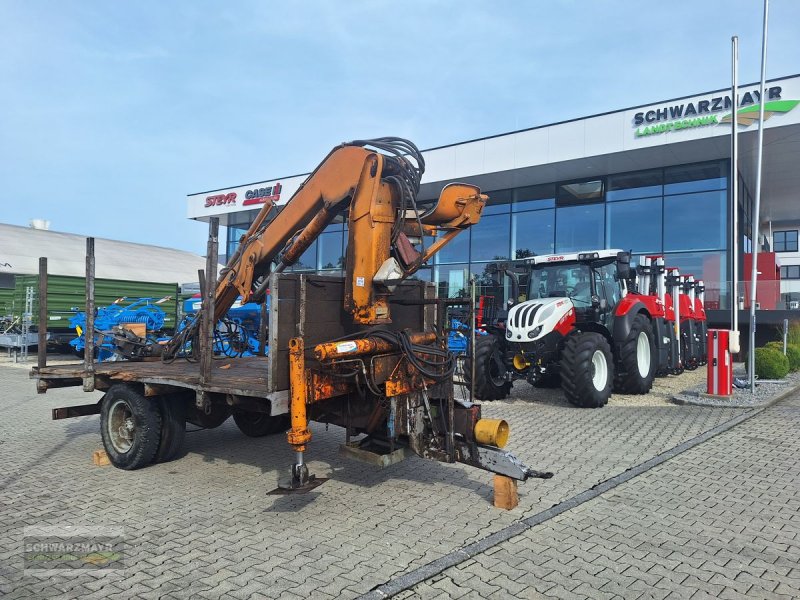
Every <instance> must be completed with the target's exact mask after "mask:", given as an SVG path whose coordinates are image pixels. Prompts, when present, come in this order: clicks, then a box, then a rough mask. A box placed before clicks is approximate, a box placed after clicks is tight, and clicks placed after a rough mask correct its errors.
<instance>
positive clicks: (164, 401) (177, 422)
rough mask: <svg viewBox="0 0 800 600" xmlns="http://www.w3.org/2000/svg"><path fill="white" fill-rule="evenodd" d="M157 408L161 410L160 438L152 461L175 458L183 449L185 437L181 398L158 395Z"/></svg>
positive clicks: (184, 414) (159, 461)
mask: <svg viewBox="0 0 800 600" xmlns="http://www.w3.org/2000/svg"><path fill="white" fill-rule="evenodd" d="M158 408H159V411H160V412H161V439H160V440H159V444H158V451H157V452H156V458H155V461H154V462H157V463H162V462H169V461H171V460H175V459H176V458H178V456H180V453H181V450H182V449H183V440H184V438H185V437H186V411H185V410H184V404H183V401H182V399H181V398H179V397H175V396H159V398H158Z"/></svg>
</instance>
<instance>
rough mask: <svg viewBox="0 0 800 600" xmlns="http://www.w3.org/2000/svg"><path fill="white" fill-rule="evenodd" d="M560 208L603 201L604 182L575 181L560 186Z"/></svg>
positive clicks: (597, 180)
mask: <svg viewBox="0 0 800 600" xmlns="http://www.w3.org/2000/svg"><path fill="white" fill-rule="evenodd" d="M556 198H557V200H558V206H572V205H575V204H589V203H592V202H602V201H603V181H602V180H601V179H595V180H593V181H575V182H572V183H565V184H562V185H560V186H558V196H556Z"/></svg>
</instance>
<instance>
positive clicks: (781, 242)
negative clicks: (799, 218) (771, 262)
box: [772, 230, 797, 252]
mask: <svg viewBox="0 0 800 600" xmlns="http://www.w3.org/2000/svg"><path fill="white" fill-rule="evenodd" d="M772 243H773V244H772V245H773V246H774V247H773V250H775V252H797V231H796V230H795V231H774V232H773V233H772Z"/></svg>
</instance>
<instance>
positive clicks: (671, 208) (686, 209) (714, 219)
mask: <svg viewBox="0 0 800 600" xmlns="http://www.w3.org/2000/svg"><path fill="white" fill-rule="evenodd" d="M726 200H727V192H725V191H720V192H702V193H699V194H683V195H680V196H665V197H664V250H665V251H667V252H669V251H675V250H678V251H680V250H716V249H722V248H725V223H726V214H727V213H726V210H725V207H726V206H725V205H726Z"/></svg>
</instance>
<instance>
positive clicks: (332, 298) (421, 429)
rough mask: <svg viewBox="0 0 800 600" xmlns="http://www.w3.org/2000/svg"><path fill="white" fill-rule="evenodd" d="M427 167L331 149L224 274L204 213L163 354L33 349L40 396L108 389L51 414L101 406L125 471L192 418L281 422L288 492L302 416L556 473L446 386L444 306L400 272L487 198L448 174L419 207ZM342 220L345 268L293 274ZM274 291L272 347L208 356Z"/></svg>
mask: <svg viewBox="0 0 800 600" xmlns="http://www.w3.org/2000/svg"><path fill="white" fill-rule="evenodd" d="M423 171H424V160H423V158H422V155H421V153H420V152H419V150H417V148H416V147H415V146H414V145H413V144H412V143H410V142H407V141H405V140H401V139H398V138H380V139H377V140H364V141H355V142H351V143H348V144H343V145H341V146H338V147H336V148H334V149H333V150H332V151H331V152H330V154H329V155H328V156H327V157H326V158H325V159H324V160H323V162H322V163H321V164H320V165H319V166H318V167H317V168H316V169H315V170H314V172H313V173H311V175H309V177H308V178H307V179H306V181H305V182H304V184H303V185H302V186H301V187H300V189H299V190H298V191H297V192H296V193H295V194H294V195H293V196H292V198H291V199H290V200H289V201H288V203H286V204H285V206H283V207H282V209H281V210H280V211H277V210H276V209H275V206H274V205H273V204H272V203H271V202H267V203H265V205H264V208H263V209H262V210H261V211H260V213H259V214H258V215H257V217H256V218H255V220H254V222H253V223H252V225H251V226H250V228H249V229H248V231H247V232H246V233H245V234H244V235H243V236H242V238H241V240H240V244H239V247H238V249H237V250H236V252H235V253H234V254H233V255H232V256H231V258H230V260H229V261H228V263H227V266H226V267H225V268H224V269H223V270H222V271H221V272H220V274H219V276H218V277H217V276H216V274H215V264H216V252H217V250H216V227H217V226H218V225H217V224H216V222H215V221H213V220H212V225H211V234H210V236H209V257H208V262H207V269H206V273H205V280H206V281H205V282H201V284H202V285H201V287H202V289H203V293H204V296H203V302H202V306H201V308H200V311H199V312H198V317H197V318H196V319H194V320H193V321H192V322H191V323H190V324H189V325H188V326H187V327H184V328H183V329H182V330H180V331H178V332H176V334H175V335H174V336H173V337H172V338H171V339H169V340H168V341H166V342H165V343H163V344H159V346H158V349H159V352H158V355H155V354H154V355H153V356H149V357H144V358H141V359H140V360H130V361H120V362H114V363H99V364H97V363H94V361H92V358H91V354H90V352H91V345H92V343H91V341H92V336H87V348H86V355H85V361H84V363H83V364H82V365H71V366H69V365H59V366H47V365H46V359H45V358H43V355H42V354H40V356H39V364H38V366H37V367H36V368H35V369H34V370H33V371H32V377H33V378H34V379H35V380H36V383H37V389H38V390H39V391H40V392H45V391H47V390H48V389H52V388H58V387H64V386H75V385H83V389H84V390H86V391H92V390H94V389H98V390H102V391H103V392H105V394H104V396H103V398H102V399H101V400H100V402H98V403H97V404H88V405H81V406H73V407H65V408H59V409H55V410H54V411H53V418H56V419H59V418H68V417H73V416H80V415H86V414H97V413H99V414H100V425H101V434H102V438H103V445H104V448H105V450H106V452H107V454H108V456H109V458H110V460H111V462H112V464H114V465H115V466H116V467H119V468H122V469H137V468H141V467H145V466H146V465H148V464H150V463H152V462H154V461H166V460H170V459H172V458H174V457H175V456H176V455H177V454H178V452H179V449H180V446H181V442H182V439H183V435H184V432H185V424H186V422H190V423H194V424H196V425H198V426H201V427H215V426H218V425H220V424H221V423H222V422H224V421H225V420H226V419H227V418H228V417H229V416H230V415H231V414H232V415H233V417H234V419H235V421H236V424H237V425H238V426H239V428H240V429H242V431H243V432H244V433H246V434H248V435H254V436H258V435H267V434H271V433H276V432H280V431H284V430H286V428H287V427H288V432H287V434H286V435H287V441H288V443H289V445H290V446H291V447H292V449H293V450H294V452H295V460H294V462H293V464H292V465H291V469H290V474H291V477H290V482H289V484H288V486H287V488H289V489H294V490H297V489H306V488H307V487H308V486H311V485H314V478H313V475H311V474H309V472H308V468H307V466H306V461H305V453H306V451H307V449H308V447H309V445H310V443H311V437H312V436H311V431H310V429H309V427H308V423H309V420H316V421H319V422H324V423H331V424H336V425H340V426H342V427H343V428H344V430H345V435H346V439H347V441H350V440H351V438H352V437H353V436H360V435H366V436H367V438H369V439H371V440H375V441H377V442H379V443H380V444H381V445H382V446H384V447H388V448H389V449H394V448H396V447H400V446H404V447H407V448H409V449H410V450H411V451H413V452H414V453H416V454H418V455H419V456H422V457H424V458H430V459H434V460H439V461H444V462H461V463H464V464H468V465H472V466H474V467H477V468H480V469H484V470H487V471H490V472H494V473H497V474H502V475H505V476H508V477H512V478H514V479H517V480H525V479H527V478H529V477H548V476H550V475H551V474H550V473H545V472H540V471H536V470H534V469H531V468H529V467H527V466H526V465H524V464H522V463H521V462H520V461H519V460H518V459H517V458H516V457H515V456H514V455H513V454H511V453H509V452H507V451H505V450H503V449H502V447H503V446H504V445H505V443H506V442H507V440H508V424H507V423H506V422H505V421H503V420H491V419H484V418H482V415H481V407H480V405H479V404H476V403H473V402H469V401H463V400H457V399H456V398H455V396H454V391H453V371H454V368H455V358H454V356H453V355H452V354H451V353H450V352H448V350H447V348H446V343H447V340H446V337H445V334H444V331H445V326H444V325H445V323H444V319H445V317H444V314H445V310H444V309H445V308H446V304H447V302H446V300H437V299H435V298H434V289H433V285H432V284H430V283H425V282H421V281H414V280H411V279H409V278H410V277H411V276H412V275H413V274H414V273H415V272H416V271H417V270H418V269H419V268H420V267H421V266H422V265H423V264H425V263H426V262H427V261H428V260H429V259H430V258H431V257H432V256H433V255H434V254H435V253H436V252H438V251H439V250H440V249H441V248H442V247H444V246H445V245H446V244H447V243H448V242H449V241H450V240H452V239H453V238H454V237H455V236H456V235H457V234H458V233H460V232H461V231H463V230H465V229H467V228H469V227H470V226H472V225H474V224H476V223H477V222H478V221H479V220H480V217H481V212H482V210H483V207H484V205H485V203H486V200H487V197H486V196H485V195H483V194H481V193H480V190H479V189H478V188H477V187H476V186H473V185H467V184H450V185H448V186H446V187H445V188H444V189H443V190H442V192H441V194H440V196H439V198H438V201H437V202H436V203H435V204H434V205H433V206H431V207H427V208H424V209H423V208H422V207H420V206H418V205H417V201H416V196H417V192H418V190H419V184H420V178H421V176H422V172H423ZM339 215H345V216H346V218H347V222H348V235H349V240H348V242H349V243H348V249H347V256H346V264H345V268H344V277H334V276H323V275H315V274H304V273H294V272H287V270H288V269H290V267H291V266H292V265H293V264H294V263H295V262H296V261H297V260H298V259H299V258H300V257H301V255H302V254H303V252H304V251H305V250H306V249H307V248H308V247H309V246H310V245H311V243H313V241H314V240H315V239H316V238H317V236H318V235H319V234H320V232H322V231H323V229H324V228H325V227H326V226H327V225H328V224H329V223H330V222H331V221H332V220H333V219H334V218H336V217H338V216H339ZM430 238H433V239H434V241H433V242H431V243H430V244H429V245H427V246H426V244H425V241H426V240H427V239H430ZM90 246H91V244H87V247H88V248H89V252H88V258H87V272H88V271H90V269H89V266H90V265H91V269H93V264H94V262H93V261H94V257H93V252H92V250H91V248H90ZM44 269H45V271H46V263H45V267H44ZM88 280H91V277H89V278H88ZM268 291H269V294H270V297H271V302H270V305H269V312H268V319H269V327H268V331H269V348H270V351H269V354H268V356H251V357H240V358H230V357H225V358H223V359H222V360H216V359H214V357H213V331H214V329H215V324H216V323H218V322H219V320H220V319H221V318H222V317H223V316H224V315H225V314H226V312H227V311H228V310H229V309H230V307H231V306H232V305H233V303H234V302H235V301H236V300H237V298H238V297H241V298H242V301H243V302H256V303H259V304H263V303H264V302H265V297H266V294H267V292H268ZM90 293H91V290H90V289H89V286H88V285H87V299H90V298H89V296H90ZM43 298H46V294H45V295H44V296H43ZM87 304H88V305H89V306H91V302H87ZM91 314H93V313H92V311H91V310H90V309H87V315H91ZM87 327H89V328H91V323H89V324H87Z"/></svg>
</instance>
